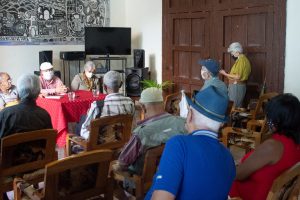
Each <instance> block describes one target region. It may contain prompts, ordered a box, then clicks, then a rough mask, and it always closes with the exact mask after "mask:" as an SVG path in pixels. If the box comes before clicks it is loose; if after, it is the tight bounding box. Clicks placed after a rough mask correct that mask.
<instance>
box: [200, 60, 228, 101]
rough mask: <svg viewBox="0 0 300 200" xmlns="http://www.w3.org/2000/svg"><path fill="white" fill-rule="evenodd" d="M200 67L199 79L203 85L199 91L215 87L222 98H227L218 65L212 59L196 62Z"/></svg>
mask: <svg viewBox="0 0 300 200" xmlns="http://www.w3.org/2000/svg"><path fill="white" fill-rule="evenodd" d="M198 64H200V65H201V66H202V67H201V77H202V79H203V80H204V85H203V86H202V88H201V90H204V89H206V88H207V87H209V86H215V87H216V88H217V89H218V90H219V91H220V92H221V93H222V94H223V95H224V96H226V97H228V90H227V86H226V84H225V83H224V82H223V81H221V80H220V79H219V77H218V75H219V70H220V67H219V63H218V61H216V60H214V59H206V60H200V61H199V62H198Z"/></svg>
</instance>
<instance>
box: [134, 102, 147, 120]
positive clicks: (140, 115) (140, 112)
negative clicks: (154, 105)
mask: <svg viewBox="0 0 300 200" xmlns="http://www.w3.org/2000/svg"><path fill="white" fill-rule="evenodd" d="M134 107H135V115H134V117H135V121H136V122H138V121H141V120H144V119H145V108H144V107H143V105H141V104H140V103H139V102H138V101H135V103H134Z"/></svg>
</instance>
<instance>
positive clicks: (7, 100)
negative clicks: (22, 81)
mask: <svg viewBox="0 0 300 200" xmlns="http://www.w3.org/2000/svg"><path fill="white" fill-rule="evenodd" d="M17 103H18V91H17V88H16V86H14V85H12V84H11V78H10V76H9V75H8V73H5V72H0V110H2V109H3V108H4V107H8V106H11V105H15V104H17Z"/></svg>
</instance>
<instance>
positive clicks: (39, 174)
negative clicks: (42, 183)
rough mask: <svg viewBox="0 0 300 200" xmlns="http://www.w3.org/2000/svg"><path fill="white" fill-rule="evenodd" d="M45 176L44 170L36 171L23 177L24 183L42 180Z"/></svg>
mask: <svg viewBox="0 0 300 200" xmlns="http://www.w3.org/2000/svg"><path fill="white" fill-rule="evenodd" d="M44 175H45V169H44V168H43V169H38V170H36V171H34V172H32V173H27V174H24V175H23V179H24V181H31V180H34V179H42V178H44Z"/></svg>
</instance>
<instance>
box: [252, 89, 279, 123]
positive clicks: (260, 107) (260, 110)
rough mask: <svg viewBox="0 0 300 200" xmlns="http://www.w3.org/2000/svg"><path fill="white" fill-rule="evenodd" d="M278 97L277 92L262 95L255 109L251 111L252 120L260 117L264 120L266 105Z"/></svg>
mask: <svg viewBox="0 0 300 200" xmlns="http://www.w3.org/2000/svg"><path fill="white" fill-rule="evenodd" d="M277 95H278V93H277V92H270V93H266V94H263V95H261V96H260V97H259V99H258V102H257V104H256V106H255V109H254V110H251V111H250V112H251V118H252V119H259V117H260V116H263V117H262V118H264V107H265V105H266V103H267V102H268V101H270V100H271V99H272V98H273V97H275V96H277Z"/></svg>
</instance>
